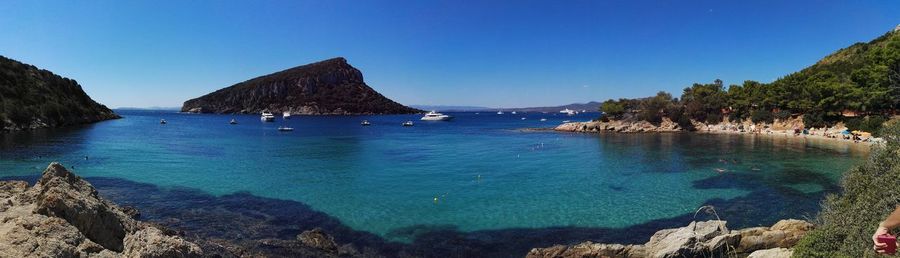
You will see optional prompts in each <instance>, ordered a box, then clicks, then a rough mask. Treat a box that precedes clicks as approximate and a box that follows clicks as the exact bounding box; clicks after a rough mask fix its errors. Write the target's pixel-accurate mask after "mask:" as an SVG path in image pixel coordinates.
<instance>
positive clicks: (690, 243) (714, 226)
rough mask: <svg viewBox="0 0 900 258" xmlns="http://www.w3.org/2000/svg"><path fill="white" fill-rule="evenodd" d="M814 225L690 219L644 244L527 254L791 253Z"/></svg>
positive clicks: (531, 257) (774, 257) (553, 257)
mask: <svg viewBox="0 0 900 258" xmlns="http://www.w3.org/2000/svg"><path fill="white" fill-rule="evenodd" d="M812 229H813V225H812V224H810V223H809V222H806V221H802V220H794V219H789V220H781V221H779V222H778V223H775V225H772V226H771V227H754V228H746V229H741V230H729V229H728V227H726V222H725V221H721V220H710V221H700V222H691V223H690V224H689V225H687V226H685V227H680V228H672V229H664V230H660V231H658V232H656V234H653V236H652V237H650V240H649V241H647V243H645V244H638V245H621V244H601V243H593V242H590V241H588V242H584V243H580V244H575V245H556V246H551V247H546V248H534V249H532V250H531V251H530V252H529V253H528V255H527V256H526V257H528V258H576V257H577V258H583V257H597V258H600V257H604V258H630V257H653V258H670V257H671V258H675V257H756V258H762V257H768V258H786V257H791V255H792V254H793V250H792V249H791V248H793V247H794V245H795V244H797V242H798V241H800V239H801V238H802V237H803V236H804V235H805V234H806V232H808V231H810V230H812Z"/></svg>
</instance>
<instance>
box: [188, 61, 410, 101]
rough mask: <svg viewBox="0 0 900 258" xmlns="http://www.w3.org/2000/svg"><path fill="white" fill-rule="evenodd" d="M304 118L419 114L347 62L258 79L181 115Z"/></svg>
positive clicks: (210, 96)
mask: <svg viewBox="0 0 900 258" xmlns="http://www.w3.org/2000/svg"><path fill="white" fill-rule="evenodd" d="M263 110H268V111H271V112H285V111H287V112H291V113H292V114H300V115H351V114H409V113H418V112H422V111H421V110H418V109H415V108H410V107H407V106H404V105H401V104H399V103H397V102H394V101H393V100H390V99H388V98H386V97H384V96H382V95H381V94H379V93H378V92H376V91H375V90H374V89H372V88H371V87H369V86H368V85H366V83H365V82H364V81H363V76H362V72H360V71H359V70H357V69H356V68H354V67H353V66H350V64H348V63H347V60H345V59H344V58H340V57H339V58H333V59H328V60H325V61H321V62H316V63H312V64H307V65H303V66H298V67H294V68H290V69H287V70H284V71H280V72H276V73H273V74H269V75H265V76H260V77H256V78H253V79H250V80H247V81H245V82H241V83H238V84H235V85H232V86H229V87H227V88H224V89H220V90H217V91H215V92H213V93H210V94H206V95H204V96H202V97H199V98H195V99H191V100H188V101H185V102H184V105H183V106H182V107H181V111H182V112H194V113H260V112H262V111H263Z"/></svg>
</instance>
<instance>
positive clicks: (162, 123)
mask: <svg viewBox="0 0 900 258" xmlns="http://www.w3.org/2000/svg"><path fill="white" fill-rule="evenodd" d="M167 123H169V122H166V120H165V119H160V120H159V124H161V125H164V124H167Z"/></svg>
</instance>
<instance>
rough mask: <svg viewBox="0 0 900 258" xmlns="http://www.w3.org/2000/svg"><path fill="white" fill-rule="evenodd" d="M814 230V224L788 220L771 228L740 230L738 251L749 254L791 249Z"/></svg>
mask: <svg viewBox="0 0 900 258" xmlns="http://www.w3.org/2000/svg"><path fill="white" fill-rule="evenodd" d="M813 228H814V226H813V224H812V223H809V222H806V221H802V220H796V219H787V220H781V221H778V222H777V223H775V225H773V226H772V227H769V228H765V227H756V228H748V229H744V230H740V231H738V232H737V233H738V234H740V235H741V242H740V244H739V245H738V251H740V252H745V253H749V252H753V251H756V250H762V249H771V248H777V247H782V248H790V247H793V246H794V245H795V244H797V242H798V241H800V238H803V236H804V235H806V232H809V231H810V230H812V229H813Z"/></svg>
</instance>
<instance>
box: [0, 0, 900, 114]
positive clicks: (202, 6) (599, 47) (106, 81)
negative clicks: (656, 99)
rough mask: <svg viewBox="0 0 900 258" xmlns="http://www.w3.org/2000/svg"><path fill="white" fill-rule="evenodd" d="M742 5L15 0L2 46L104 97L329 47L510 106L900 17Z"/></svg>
mask: <svg viewBox="0 0 900 258" xmlns="http://www.w3.org/2000/svg"><path fill="white" fill-rule="evenodd" d="M749 2H751V1H720V0H716V1H668V0H666V1H549V0H548V1H519V0H517V1H367V0H353V1H331V0H321V1H103V0H100V1H16V0H14V1H3V4H2V5H0V13H2V15H0V55H4V56H7V57H10V58H13V59H17V60H20V61H23V62H26V63H30V64H33V65H36V66H38V67H41V68H45V69H48V70H51V71H53V72H55V73H57V74H61V75H63V76H66V77H70V78H73V79H76V80H77V81H78V82H80V83H81V85H82V86H83V87H84V89H85V91H87V92H88V94H90V95H91V96H92V97H93V98H94V99H95V100H97V101H99V102H101V103H104V104H106V105H108V106H110V107H125V106H131V107H148V106H181V103H182V102H183V101H185V100H187V99H190V98H193V97H197V96H200V95H203V94H206V93H208V92H211V91H213V90H216V89H219V88H223V87H226V86H230V85H232V84H234V83H237V82H241V81H244V80H246V79H249V78H252V77H255V76H259V75H264V74H268V73H271V72H275V71H279V70H282V69H285V68H289V67H293V66H297V65H301V64H305V63H309V62H313V61H317V60H321V59H326V58H331V57H335V56H343V57H346V58H347V59H348V61H349V62H350V63H351V64H352V65H353V66H355V67H357V68H359V69H360V70H362V71H363V75H364V76H365V79H366V82H367V83H368V84H369V85H370V86H372V87H373V88H375V89H376V90H378V91H379V92H381V93H383V94H384V95H386V96H388V97H390V98H392V99H394V100H396V101H398V102H400V103H403V104H433V105H441V104H443V105H478V106H489V107H513V106H540V105H556V104H566V103H572V102H586V101H591V100H604V99H608V98H619V97H640V96H647V95H651V94H654V93H655V92H656V91H659V90H666V91H670V92H672V93H674V94H675V95H676V96H677V95H680V93H681V90H682V89H683V88H684V87H685V86H689V85H690V84H691V83H693V82H708V81H712V80H714V79H716V78H721V79H722V80H724V81H725V83H726V84H732V83H740V82H741V81H743V80H748V79H752V80H758V81H765V82H768V81H772V80H774V79H776V78H778V77H781V76H784V75H786V74H788V73H790V72H793V71H796V70H799V69H801V68H803V67H806V66H808V65H810V64H812V63H814V62H815V61H816V60H818V59H819V58H821V57H822V56H824V55H826V54H828V53H830V52H832V51H834V50H836V49H839V48H842V47H845V46H848V45H850V44H852V43H854V42H858V41H868V40H870V39H873V38H875V37H877V36H880V35H882V34H883V33H885V32H887V31H889V30H890V29H892V28H893V27H894V26H896V25H897V24H898V23H900V2H898V1H774V0H773V1H752V2H754V3H749ZM853 2H859V3H853Z"/></svg>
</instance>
